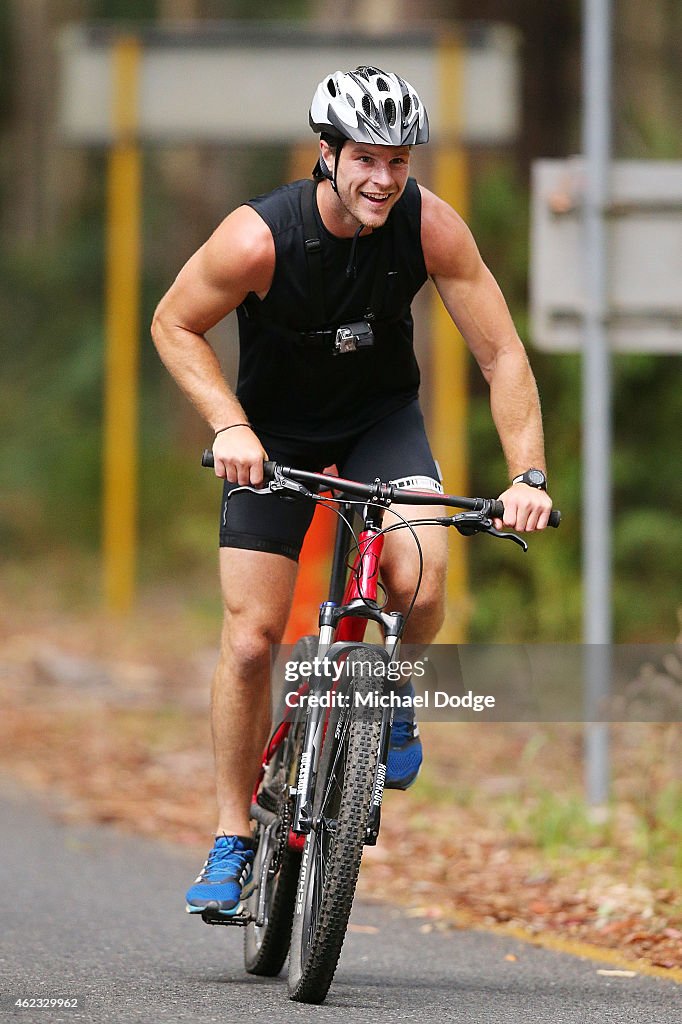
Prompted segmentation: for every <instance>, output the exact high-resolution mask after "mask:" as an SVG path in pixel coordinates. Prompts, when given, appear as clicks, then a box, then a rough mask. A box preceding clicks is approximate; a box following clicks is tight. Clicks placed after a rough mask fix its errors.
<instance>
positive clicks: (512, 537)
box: [485, 520, 528, 551]
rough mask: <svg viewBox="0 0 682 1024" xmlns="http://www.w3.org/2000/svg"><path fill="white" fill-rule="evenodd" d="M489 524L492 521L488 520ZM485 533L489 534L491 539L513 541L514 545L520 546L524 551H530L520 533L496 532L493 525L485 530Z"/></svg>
mask: <svg viewBox="0 0 682 1024" xmlns="http://www.w3.org/2000/svg"><path fill="white" fill-rule="evenodd" d="M488 522H490V520H488ZM485 533H489V534H490V536H491V537H499V538H500V540H513V541H514V543H515V544H518V545H519V547H520V548H522V549H523V550H524V551H528V545H527V544H526V542H525V540H524V539H523V537H519V535H518V533H503V532H502V530H496V529H495V527H494V526H493V524H492V523H490V527H489V528H488V529H486V530H485Z"/></svg>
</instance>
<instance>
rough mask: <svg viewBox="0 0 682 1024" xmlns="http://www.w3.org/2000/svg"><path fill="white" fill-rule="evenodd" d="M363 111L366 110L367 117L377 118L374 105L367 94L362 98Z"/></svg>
mask: <svg viewBox="0 0 682 1024" xmlns="http://www.w3.org/2000/svg"><path fill="white" fill-rule="evenodd" d="M362 109H363V110H364V112H365V115H366V116H367V117H376V112H375V109H374V104H373V103H372V101H371V99H370V98H369V96H368V95H367V93H365V95H364V96H363V97H362Z"/></svg>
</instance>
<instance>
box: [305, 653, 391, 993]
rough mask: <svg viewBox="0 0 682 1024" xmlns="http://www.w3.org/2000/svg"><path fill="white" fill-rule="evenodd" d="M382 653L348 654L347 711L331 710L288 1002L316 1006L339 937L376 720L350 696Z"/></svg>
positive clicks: (357, 853)
mask: <svg viewBox="0 0 682 1024" xmlns="http://www.w3.org/2000/svg"><path fill="white" fill-rule="evenodd" d="M382 661H383V657H382V653H380V652H378V651H376V650H372V649H371V648H363V649H358V650H356V651H352V652H351V653H350V655H349V656H348V662H347V664H348V678H349V688H348V691H347V693H348V696H349V700H348V707H347V708H343V709H334V711H333V712H332V714H331V715H330V718H329V724H328V726H327V733H326V736H325V740H324V744H323V746H322V754H321V757H320V764H319V769H318V774H317V780H316V784H315V797H314V803H313V827H312V830H311V832H310V833H309V835H308V836H307V837H306V842H305V846H304V849H303V859H302V862H301V873H300V876H299V881H298V887H297V890H296V903H295V907H294V923H293V928H292V934H291V951H290V956H289V996H290V998H291V999H294V1000H297V1001H298V1002H305V1003H321V1002H322V1001H323V1000H324V998H325V996H326V995H327V992H328V991H329V986H330V985H331V982H332V979H333V977H334V973H335V971H336V967H337V964H338V961H339V956H340V954H341V947H342V945H343V940H344V938H345V935H346V928H347V925H348V918H349V916H350V912H351V907H352V904H353V897H354V895H355V886H356V883H357V878H358V873H359V870H360V861H361V858H362V848H363V846H364V844H365V841H366V837H367V825H368V820H369V814H370V808H371V803H372V796H373V792H374V784H375V776H376V769H377V760H378V755H379V741H380V734H381V716H380V713H379V712H378V711H374V712H371V711H369V710H363V711H361V712H358V710H357V705H358V704H359V703H360V702H359V701H358V700H357V699H356V695H357V696H360V695H361V696H366V695H367V694H368V693H369V692H370V691H373V690H374V689H375V687H376V680H377V678H378V677H379V674H378V671H377V666H378V665H379V663H380V662H382Z"/></svg>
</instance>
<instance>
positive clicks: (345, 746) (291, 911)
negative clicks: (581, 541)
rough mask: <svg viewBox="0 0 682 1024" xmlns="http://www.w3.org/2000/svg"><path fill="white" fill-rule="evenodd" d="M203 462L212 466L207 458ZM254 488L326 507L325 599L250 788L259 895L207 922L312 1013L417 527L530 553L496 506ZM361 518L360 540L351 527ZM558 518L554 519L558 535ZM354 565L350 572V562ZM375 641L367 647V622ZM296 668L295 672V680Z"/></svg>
mask: <svg viewBox="0 0 682 1024" xmlns="http://www.w3.org/2000/svg"><path fill="white" fill-rule="evenodd" d="M202 462H203V464H204V465H206V466H211V465H213V456H212V453H211V452H209V451H207V452H204V456H203V459H202ZM264 479H265V481H266V482H265V485H264V486H263V487H262V488H252V487H249V488H243V487H237V488H234V489H233V491H232V494H235V493H238V492H239V491H240V490H245V489H246V490H249V491H253V492H254V493H256V494H279V495H281V496H282V498H283V499H291V500H307V501H313V502H318V503H322V504H323V505H325V506H326V507H327V508H331V509H333V510H334V511H335V512H336V513H337V515H338V526H337V531H336V537H335V542H334V551H333V558H332V566H331V573H330V581H329V592H328V597H327V599H326V600H325V601H324V602H323V603H322V604H321V606H320V614H319V634H318V635H317V636H306V637H303V638H302V639H301V640H299V641H298V643H297V644H296V645H295V647H294V649H293V651H292V653H291V656H290V658H289V659H288V661H287V672H288V674H291V672H292V670H293V674H294V675H295V676H296V688H295V689H294V690H291V689H289V690H286V689H285V691H284V695H283V698H282V700H281V702H280V707H279V710H278V712H276V714H275V719H274V720H275V726H274V729H273V732H272V734H271V737H270V740H269V742H268V744H267V746H266V748H265V751H264V753H263V760H262V768H261V771H260V774H259V777H258V779H257V780H256V784H255V787H254V791H253V798H252V804H251V817H252V820H253V821H254V822H255V829H254V838H255V839H256V842H257V849H256V856H255V861H254V867H253V872H254V882H255V885H254V888H253V890H252V892H251V893H250V895H249V896H248V898H247V899H246V900H245V901H244V911H243V913H242V914H240V915H237V916H235V917H232V918H228V919H223V920H221V921H217V920H213V919H211V918H210V915H207V916H206V917H205V918H204V919H205V920H207V921H208V923H211V924H218V923H221V924H222V923H226V924H227V923H229V924H240V925H244V926H245V929H246V931H245V943H244V959H245V966H246V970H247V971H248V972H249V973H251V974H259V975H269V976H275V975H277V974H279V972H280V970H281V969H282V967H283V965H284V962H285V960H286V957H287V953H289V980H288V987H289V996H290V998H291V999H293V1000H296V1001H299V1002H306V1003H321V1002H322V1001H323V1000H324V999H325V997H326V995H327V992H328V991H329V987H330V985H331V982H332V979H333V977H334V973H335V971H336V967H337V964H338V960H339V956H340V954H341V947H342V945H343V941H344V938H345V934H346V928H347V924H348V919H349V916H350V912H351V907H352V903H353V898H354V895H355V886H356V883H357V878H358V874H359V870H360V862H361V858H362V852H363V848H364V847H365V846H366V845H374V844H375V843H376V841H377V837H378V835H379V827H380V819H381V805H382V796H383V789H384V779H385V776H386V763H387V757H388V747H389V740H390V731H391V723H392V714H393V706H392V703H391V701H390V700H382V699H381V697H382V694H383V693H384V692H385V690H386V688H387V682H386V681H387V679H388V678H389V677H390V672H389V669H390V666H391V665H392V664H395V663H396V661H397V658H398V655H399V650H400V640H401V636H402V633H403V629H404V625H405V622H406V619H407V617H408V616H409V612H410V610H411V607H412V605H413V604H414V601H415V600H416V596H417V593H418V590H419V586H420V583H421V578H422V568H423V563H422V558H421V547H420V544H419V538H418V534H417V529H416V527H421V526H424V525H438V526H444V527H449V526H453V527H455V529H457V530H458V531H459V533H461V534H462V535H464V536H472V535H474V534H478V533H487V534H488V535H490V536H493V537H497V538H500V539H507V540H510V541H512V542H513V543H516V544H518V545H520V546H521V547H522V548H523V549H524V550H526V549H527V544H526V542H525V541H524V540H523V539H522V538H521V537H519V536H518V535H516V534H514V533H510V532H502V531H498V530H497V529H495V526H494V524H493V520H494V519H496V518H501V517H502V516H503V515H504V507H503V505H502V502H500V501H499V500H496V499H490V498H462V497H456V496H454V495H443V494H440V493H437V492H434V491H417V490H407V489H403V488H397V487H396V486H394V485H393V484H392V483H386V482H382V481H381V480H378V479H377V480H375V481H374V482H373V483H372V484H367V483H360V482H358V481H354V480H344V479H342V478H340V477H336V476H331V475H328V474H322V473H312V472H308V471H304V470H297V469H293V468H291V467H286V466H281V465H278V464H276V463H272V462H266V463H265V467H264ZM394 503H395V504H400V505H414V506H417V505H439V506H445V507H447V508H455V509H462V510H465V511H461V512H458V513H456V514H454V515H443V516H435V517H433V518H429V519H419V520H413V521H410V520H406V519H404V518H402V517H401V516H399V515H398V514H397V513H394V515H393V521H391V522H390V523H389V525H387V526H384V525H383V524H384V517H385V514H386V512H387V511H388V510H390V509H391V505H392V504H394ZM354 515H355V516H357V517H358V518H359V521H360V527H361V528H360V530H359V532H357V531H356V529H355V526H354V523H353V517H354ZM560 519H561V514H560V513H559V512H558V511H557V510H554V511H553V512H552V513H551V518H550V525H552V526H558V525H559V522H560ZM396 529H409V530H410V531H411V533H412V534H413V537H414V541H415V544H416V545H417V549H418V551H419V556H420V557H419V563H420V571H419V575H418V580H417V581H416V585H415V592H414V596H413V599H412V605H411V606H410V608H409V609H408V611H407V613H406V614H405V615H404V616H403V615H402V614H400V613H399V612H391V611H387V610H386V609H385V608H384V607H382V605H381V604H380V601H379V596H380V588H381V584H380V582H379V566H380V558H381V550H382V547H383V543H384V538H385V536H386V534H387V533H389V532H391V531H392V530H396ZM351 558H352V564H351V563H350V559H351ZM369 622H374V623H376V624H377V626H378V627H379V630H380V633H381V636H382V642H381V643H377V644H368V643H365V642H364V635H365V630H366V627H367V624H368V623H369ZM297 669H298V671H297Z"/></svg>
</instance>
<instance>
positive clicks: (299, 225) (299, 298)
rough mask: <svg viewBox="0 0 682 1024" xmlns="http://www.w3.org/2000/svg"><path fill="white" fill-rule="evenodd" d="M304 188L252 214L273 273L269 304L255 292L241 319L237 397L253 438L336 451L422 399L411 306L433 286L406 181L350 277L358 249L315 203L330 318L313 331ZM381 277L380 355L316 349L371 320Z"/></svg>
mask: <svg viewBox="0 0 682 1024" xmlns="http://www.w3.org/2000/svg"><path fill="white" fill-rule="evenodd" d="M303 187H304V182H303V181H296V182H293V183H292V184H290V185H283V186H282V187H280V188H277V189H275V190H274V191H273V192H270V193H268V194H267V195H264V196H259V197H257V198H256V199H252V200H251V201H250V202H249V203H248V204H247V205H248V206H250V207H252V208H253V209H254V210H255V211H256V212H257V213H258V214H259V215H260V216H261V217H262V218H263V220H264V221H265V223H266V224H267V225H268V227H269V228H270V230H271V232H272V236H273V239H274V242H275V271H274V276H273V279H272V285H271V287H270V290H269V291H268V293H267V295H266V297H265V298H264V299H263V300H262V301H261V300H260V299H259V298H258V296H257V295H256V294H255V293H254V292H250V293H249V295H247V297H246V299H245V300H244V302H243V303H242V305H241V306H240V307H239V309H238V310H237V316H238V320H239V352H240V354H239V377H238V382H237V396H238V397H239V400H240V402H241V403H242V405H243V407H244V409H245V411H246V414H247V416H248V417H249V421H250V422H251V423H252V424H253V425H254V427H255V428H256V429H257V430H261V431H263V432H264V433H267V434H270V435H273V436H275V437H282V438H291V439H294V440H302V441H310V440H313V439H314V440H317V441H322V442H326V441H339V440H344V439H346V438H348V437H351V436H352V435H354V434H357V433H359V432H361V431H363V430H365V429H367V428H368V427H370V426H371V425H372V424H374V423H376V422H378V421H379V420H380V419H383V418H384V417H385V416H388V415H389V414H390V413H392V412H395V411H396V410H398V409H400V408H402V407H403V406H405V405H407V404H409V403H410V402H411V401H413V400H414V399H415V398H416V397H417V393H418V390H419V368H418V366H417V361H416V359H415V356H414V350H413V344H412V335H413V323H412V315H411V312H410V303H411V301H412V299H413V298H414V296H415V295H416V293H417V292H418V291H419V289H420V288H421V286H422V285H423V284H424V282H425V280H426V278H427V276H428V275H427V272H426V266H425V264H424V256H423V253H422V247H421V193H420V191H419V187H418V185H417V183H416V181H415V180H414V179H413V178H410V179H409V180H408V182H407V186H406V188H405V191H404V192H403V195H402V196H401V197H400V199H399V201H398V202H397V203H396V205H395V206H394V208H393V209H392V211H391V213H390V214H389V217H388V219H387V222H386V224H385V225H384V226H383V227H382V228H378V229H376V230H374V231H373V232H372V233H371V234H369V235H366V236H364V237H359V238H358V239H357V242H356V250H355V254H354V262H355V268H356V273H355V276H351V277H348V276H347V274H346V268H347V266H348V263H349V259H350V257H351V247H352V241H353V240H352V239H350V238H337V237H336V236H334V235H332V234H330V232H329V231H327V229H326V228H325V227H324V224H323V223H322V218H321V217H320V214H319V210H318V209H317V201H316V199H315V200H314V202H313V207H314V217H315V222H316V225H317V229H318V234H319V238H320V241H321V261H322V279H323V286H324V310H325V315H326V317H327V322H326V323H324V324H320V323H315V322H313V317H314V313H313V310H314V309H315V308H316V305H315V303H312V302H311V300H310V294H311V292H310V289H311V287H313V283H312V282H311V280H310V275H309V268H308V263H307V258H306V251H305V247H304V243H305V231H304V226H303V218H302V212H301V191H302V189H303ZM384 236H386V238H384ZM383 245H386V246H387V251H382V246H383ZM377 268H379V272H380V274H382V275H385V276H386V283H385V285H384V286H383V287H380V288H379V289H378V291H379V292H380V294H381V300H380V303H379V305H380V308H378V309H376V310H373V312H374V313H375V315H376V318H375V319H374V320H373V321H372V329H373V331H374V336H375V342H374V345H373V346H372V347H370V348H366V349H359V350H358V351H356V352H346V353H343V354H340V355H339V354H335V352H334V348H333V340H334V337H333V334H332V333H330V334H329V335H328V336H327V339H326V342H322V343H320V341H319V340H318V341H317V342H316V343H315V344H312V343H311V341H310V340H309V339H308V338H306V332H309V331H313V330H323V329H327V328H333V329H334V330H335V329H336V328H337V327H339V326H341V325H342V324H346V323H350V322H353V321H357V320H362V319H363V318H364V317H365V314H366V312H367V310H368V309H369V308H370V305H371V301H372V299H373V298H376V294H377V288H376V286H375V277H376V274H375V271H376V270H377ZM387 268H388V269H387Z"/></svg>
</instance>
